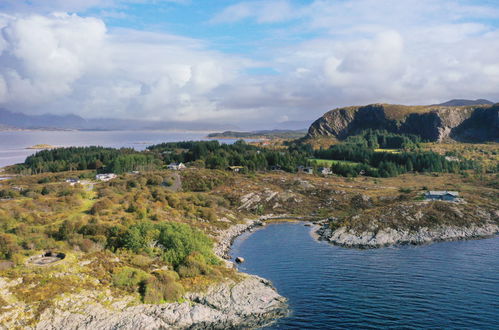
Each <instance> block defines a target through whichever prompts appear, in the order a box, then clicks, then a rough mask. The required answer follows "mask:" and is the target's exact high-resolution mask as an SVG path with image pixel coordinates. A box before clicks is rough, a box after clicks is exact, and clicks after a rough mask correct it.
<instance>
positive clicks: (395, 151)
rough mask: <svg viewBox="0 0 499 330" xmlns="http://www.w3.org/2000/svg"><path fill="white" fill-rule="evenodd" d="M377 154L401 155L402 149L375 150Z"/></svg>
mask: <svg viewBox="0 0 499 330" xmlns="http://www.w3.org/2000/svg"><path fill="white" fill-rule="evenodd" d="M374 151H375V152H389V153H391V154H399V153H401V152H402V151H400V149H374Z"/></svg>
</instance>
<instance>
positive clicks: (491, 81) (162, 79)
mask: <svg viewBox="0 0 499 330" xmlns="http://www.w3.org/2000/svg"><path fill="white" fill-rule="evenodd" d="M7 1H9V0H7ZM61 1H62V0H61ZM131 1H132V0H128V1H127V3H130V2H131ZM133 1H135V2H137V1H147V2H151V1H153V0H133ZM157 1H159V0H157ZM98 2H99V1H90V2H87V1H77V0H72V1H68V2H57V1H47V2H43V1H35V2H34V3H35V6H36V5H37V6H39V7H40V8H41V7H42V6H43V3H45V4H46V6H49V5H50V6H49V7H50V8H64V6H72V8H77V7H79V6H84V7H85V6H87V5H88V6H90V5H89V4H92V3H93V5H92V6H95V4H96V3H98ZM101 2H102V1H101ZM105 2H106V3H108V5H107V6H108V7H107V8H112V6H113V5H115V4H116V3H117V2H115V1H110V0H109V1H107V0H106V1H105ZM12 3H14V2H12ZM19 3H21V4H22V3H27V2H24V1H20V2H19ZM57 3H59V5H60V6H62V7H57V6H56V4H57ZM85 3H87V5H86V4H85ZM61 4H62V5H61ZM47 8H48V7H47ZM86 8H88V7H86ZM497 17H499V12H498V11H497V9H495V8H494V7H492V8H489V7H485V6H480V5H476V4H474V3H472V2H471V1H465V0H463V1H459V2H457V1H450V0H448V1H445V0H444V1H438V2H436V1H430V0H419V1H416V0H407V1H395V0H386V1H383V2H380V1H375V0H356V1H353V0H346V1H335V2H332V1H320V0H317V1H314V2H313V3H311V4H310V5H302V6H296V5H294V4H293V2H292V1H282V0H278V1H248V2H241V3H236V4H234V5H232V6H229V7H227V8H226V9H225V10H223V11H221V12H220V13H219V14H218V15H216V16H215V17H214V18H213V19H212V20H211V22H212V23H217V24H224V23H230V24H235V23H237V22H239V21H242V20H245V24H246V23H247V21H251V20H253V21H254V22H256V23H262V24H263V26H264V27H265V28H266V29H267V30H264V31H267V35H266V36H265V38H262V39H261V40H258V41H251V42H252V43H253V45H254V47H255V49H257V52H258V56H259V58H258V61H256V60H249V59H247V58H243V57H242V56H240V55H234V54H233V53H232V54H229V53H223V52H219V51H216V50H213V49H212V47H214V45H213V44H210V43H209V42H207V41H203V40H199V39H192V38H186V37H182V36H178V35H172V34H168V33H153V32H146V31H138V30H133V29H117V28H115V29H111V30H108V29H107V27H106V25H105V24H104V23H103V21H102V20H100V19H97V18H91V17H86V18H84V17H81V16H78V15H68V14H58V15H53V14H37V15H35V14H22V15H12V16H8V15H0V29H1V34H0V106H2V107H6V108H10V109H12V110H18V111H25V112H32V113H34V112H40V111H43V112H59V113H79V114H81V115H84V116H92V117H99V116H100V117H102V116H106V117H113V116H116V117H118V116H123V117H129V118H150V119H175V120H178V119H181V120H210V121H224V122H236V123H237V122H238V123H241V124H242V125H244V124H248V123H257V122H260V123H268V124H269V125H271V123H272V122H273V121H279V120H285V118H289V120H300V119H313V118H314V117H317V116H319V115H321V114H322V113H323V112H324V111H326V110H328V109H330V108H333V107H336V106H343V105H351V104H366V103H371V102H392V103H405V104H425V103H426V104H431V103H436V102H441V101H445V100H446V99H450V98H458V97H459V98H489V99H491V100H492V101H499V92H498V91H497V86H499V57H498V56H497V54H499V29H498V27H497V25H494V24H492V23H490V19H491V18H497ZM290 20H292V22H293V24H290V23H288V24H287V25H285V28H283V27H282V26H280V27H279V30H277V29H275V30H274V28H273V25H272V24H268V23H282V22H288V21H290ZM210 27H213V25H210ZM218 28H219V27H215V30H217V29H218ZM228 31H230V29H228ZM232 37H234V38H237V35H233V36H232ZM218 40H220V39H218ZM224 40H227V39H224ZM290 40H291V41H290ZM246 41H247V40H238V42H241V43H244V42H246ZM229 46H230V45H229ZM247 56H250V55H247ZM260 67H261V68H266V69H268V68H270V69H271V70H261V72H259V73H257V74H255V73H254V72H256V71H258V70H254V72H253V73H246V72H247V69H248V68H253V69H254V68H260ZM250 71H251V70H250ZM265 72H269V73H268V74H265Z"/></svg>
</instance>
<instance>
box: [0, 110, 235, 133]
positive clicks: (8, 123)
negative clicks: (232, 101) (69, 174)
mask: <svg viewBox="0 0 499 330" xmlns="http://www.w3.org/2000/svg"><path fill="white" fill-rule="evenodd" d="M9 128H11V129H77V130H193V131H210V130H211V131H215V130H217V131H218V130H227V129H237V128H238V127H237V126H235V125H230V124H223V123H222V124H218V123H206V122H204V121H191V122H179V121H150V120H136V119H116V118H98V119H85V118H82V117H80V116H77V115H73V114H70V115H51V114H43V115H27V114H24V113H18V112H12V111H8V110H5V109H0V129H9Z"/></svg>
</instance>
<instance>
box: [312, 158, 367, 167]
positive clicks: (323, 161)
mask: <svg viewBox="0 0 499 330" xmlns="http://www.w3.org/2000/svg"><path fill="white" fill-rule="evenodd" d="M309 161H312V162H316V163H317V165H319V166H327V167H331V166H332V165H333V164H343V165H351V166H355V165H359V164H360V163H356V162H350V161H348V160H331V159H319V158H310V159H309Z"/></svg>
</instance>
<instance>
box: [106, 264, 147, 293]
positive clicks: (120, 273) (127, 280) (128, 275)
mask: <svg viewBox="0 0 499 330" xmlns="http://www.w3.org/2000/svg"><path fill="white" fill-rule="evenodd" d="M149 277H150V275H149V274H147V273H146V272H144V271H143V270H140V269H137V268H132V267H123V268H119V269H117V270H116V272H115V273H114V274H113V284H114V285H115V286H118V287H124V288H126V289H135V288H137V287H138V285H139V284H141V283H142V282H144V281H145V280H147V279H148V278H149Z"/></svg>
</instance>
